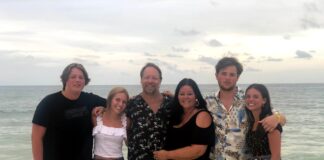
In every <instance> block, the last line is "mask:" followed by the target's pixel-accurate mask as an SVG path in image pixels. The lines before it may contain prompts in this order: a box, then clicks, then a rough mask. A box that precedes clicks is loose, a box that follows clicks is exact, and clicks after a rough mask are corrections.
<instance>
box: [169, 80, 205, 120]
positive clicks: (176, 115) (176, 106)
mask: <svg viewBox="0 0 324 160" xmlns="http://www.w3.org/2000/svg"><path fill="white" fill-rule="evenodd" d="M185 85H188V86H190V87H191V88H192V90H193V91H194V93H195V96H196V99H197V101H198V102H197V104H198V105H197V106H195V107H196V108H199V109H205V110H207V107H206V101H205V100H204V98H203V96H202V95H201V92H200V90H199V88H198V85H197V83H196V82H195V81H194V80H192V79H190V78H184V79H182V80H181V81H180V82H179V83H178V85H177V88H176V90H175V95H174V98H173V101H172V103H171V105H172V109H173V111H172V112H171V122H170V123H171V125H177V124H179V123H180V122H181V117H182V115H183V114H184V110H183V108H182V106H181V105H180V103H179V99H178V95H179V91H180V88H181V87H183V86H185Z"/></svg>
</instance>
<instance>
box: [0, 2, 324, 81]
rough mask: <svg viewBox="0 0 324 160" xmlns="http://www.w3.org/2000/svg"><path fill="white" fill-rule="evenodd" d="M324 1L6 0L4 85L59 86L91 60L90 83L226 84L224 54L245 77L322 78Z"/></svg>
mask: <svg viewBox="0 0 324 160" xmlns="http://www.w3.org/2000/svg"><path fill="white" fill-rule="evenodd" d="M323 15H324V1H323V0H299V1H296V0H267V1H260V0H244V1H238V0H0V72H1V78H0V85H60V84H61V82H60V79H59V76H60V74H61V73H62V70H63V69H64V67H65V66H66V65H68V64H69V63H72V62H78V63H82V64H83V65H84V66H85V67H86V69H87V70H88V72H89V75H90V78H91V82H90V85H102V84H107V85H110V84H139V80H140V79H139V72H140V69H141V67H142V66H143V65H144V64H145V63H146V62H153V63H156V64H158V65H159V66H160V67H161V69H162V72H163V82H162V83H163V84H176V83H178V82H179V80H181V79H182V78H184V77H190V78H193V79H194V80H196V81H197V82H198V83H201V84H203V83H217V82H216V80H215V76H214V72H215V71H214V70H215V69H214V66H215V64H216V63H217V61H218V60H219V59H220V58H222V57H223V56H235V57H237V58H238V59H239V60H240V61H241V62H242V63H243V65H244V72H243V74H242V75H241V77H240V80H239V83H253V82H259V83H323V82H324V16H323Z"/></svg>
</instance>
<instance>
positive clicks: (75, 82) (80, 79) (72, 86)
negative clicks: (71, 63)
mask: <svg viewBox="0 0 324 160" xmlns="http://www.w3.org/2000/svg"><path fill="white" fill-rule="evenodd" d="M84 86H85V79H84V75H83V72H82V71H81V70H80V69H78V68H72V69H71V72H70V75H69V77H68V79H67V81H66V86H65V90H66V91H69V92H81V91H82V89H83V88H84Z"/></svg>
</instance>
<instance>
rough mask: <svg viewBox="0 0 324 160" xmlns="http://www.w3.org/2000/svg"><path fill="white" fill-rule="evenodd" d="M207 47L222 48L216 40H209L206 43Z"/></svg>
mask: <svg viewBox="0 0 324 160" xmlns="http://www.w3.org/2000/svg"><path fill="white" fill-rule="evenodd" d="M207 45H208V46H211V47H221V46H223V44H222V43H220V42H219V41H217V40H216V39H212V40H210V41H209V42H207Z"/></svg>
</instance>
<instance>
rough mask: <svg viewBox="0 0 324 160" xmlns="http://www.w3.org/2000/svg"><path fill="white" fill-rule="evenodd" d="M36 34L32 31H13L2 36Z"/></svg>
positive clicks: (1, 33)
mask: <svg viewBox="0 0 324 160" xmlns="http://www.w3.org/2000/svg"><path fill="white" fill-rule="evenodd" d="M34 34H36V33H35V32H30V31H12V32H0V35H8V36H30V35H34Z"/></svg>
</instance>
